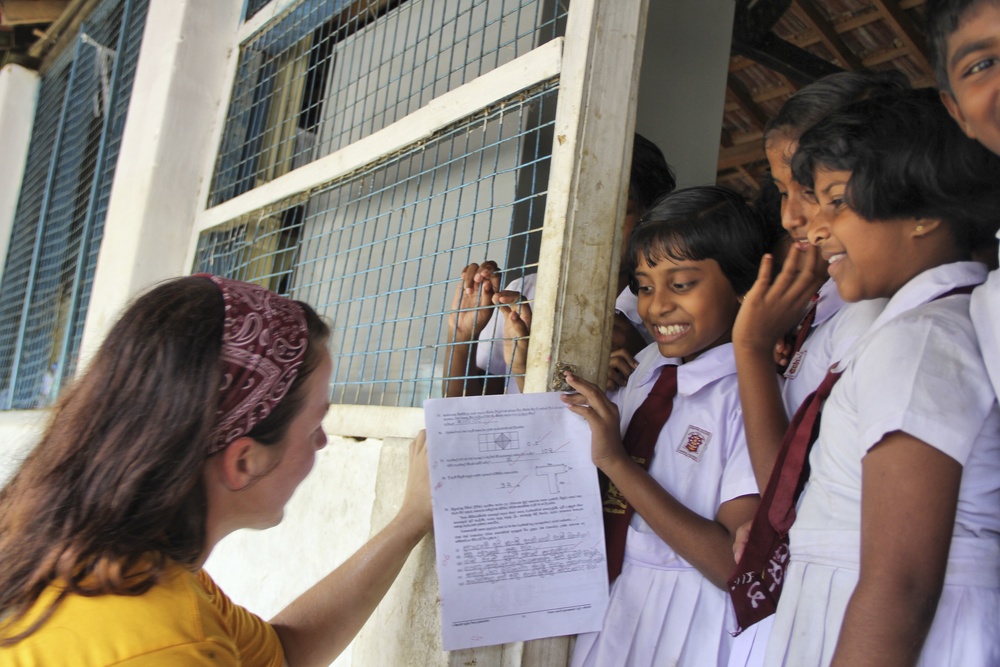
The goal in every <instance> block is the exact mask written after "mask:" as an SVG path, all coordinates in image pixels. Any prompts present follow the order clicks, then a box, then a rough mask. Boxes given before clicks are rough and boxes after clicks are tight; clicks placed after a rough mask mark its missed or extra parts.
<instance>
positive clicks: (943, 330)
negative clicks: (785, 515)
mask: <svg viewBox="0 0 1000 667" xmlns="http://www.w3.org/2000/svg"><path fill="white" fill-rule="evenodd" d="M985 275H986V271H985V267H984V266H983V265H982V264H978V263H975V262H957V263H954V264H946V265H944V266H939V267H935V268H933V269H930V270H928V271H925V272H923V273H921V274H920V275H918V276H916V277H915V278H913V279H912V280H911V281H910V282H909V283H907V284H906V285H904V286H903V287H902V288H901V289H900V290H899V291H898V292H897V293H896V294H895V295H894V296H893V297H892V298H891V299H890V301H889V303H888V304H887V305H886V307H885V310H884V311H883V312H882V314H881V315H880V316H879V317H878V319H876V321H875V322H874V323H873V324H872V326H871V329H870V330H869V331H868V333H867V334H865V335H864V336H863V337H862V338H861V339H860V340H859V341H858V344H857V346H856V347H855V349H854V350H853V351H852V352H851V353H850V354H849V356H848V358H847V359H846V360H845V361H844V362H843V363H842V364H840V365H839V367H840V368H841V369H843V375H842V376H841V378H840V381H839V382H838V383H837V385H836V386H835V387H834V388H833V391H832V392H831V394H830V398H829V399H828V400H827V402H826V405H825V406H824V410H823V416H822V422H821V428H820V433H819V438H818V440H817V442H816V445H815V446H814V447H813V450H812V453H811V454H810V457H809V462H810V466H811V474H810V478H809V482H808V483H807V484H806V487H805V490H804V492H803V495H802V499H801V502H800V506H799V509H798V516H797V518H796V520H795V523H794V524H793V525H792V528H791V531H790V537H789V539H790V541H791V552H792V560H791V565H790V566H789V569H788V570H787V572H786V578H785V587H784V590H783V592H782V595H781V600H780V602H779V604H778V612H777V614H776V615H775V620H774V626H773V628H772V631H771V637H770V641H769V643H768V647H767V656H766V658H765V664H766V665H769V666H770V665H790V666H791V665H794V666H795V667H812V666H814V665H827V664H829V662H830V660H831V659H832V657H833V651H834V649H835V648H836V645H837V638H838V637H839V634H840V628H841V624H842V622H843V618H844V613H845V611H846V607H847V604H848V602H849V600H850V597H851V594H852V593H853V591H854V588H855V586H856V585H857V581H858V571H859V568H860V559H861V554H860V542H861V483H862V464H863V460H864V457H865V455H866V454H867V453H868V451H869V450H870V449H871V448H872V447H873V446H874V445H876V444H878V443H879V442H880V441H881V440H882V438H883V437H884V436H885V435H886V434H888V433H892V432H894V431H902V432H904V433H907V434H909V435H911V436H913V437H915V438H918V439H920V440H922V441H923V442H925V443H927V444H928V445H930V446H931V447H934V448H935V449H938V450H939V451H941V452H943V453H944V454H947V455H948V456H950V457H952V458H953V459H955V460H956V461H958V462H959V463H960V464H962V466H963V475H962V481H961V486H960V489H959V499H958V511H957V514H956V519H955V527H954V532H953V537H952V541H951V550H950V553H949V556H948V566H947V572H946V575H945V587H944V591H943V592H942V595H941V599H940V601H939V603H938V609H937V614H936V616H935V619H934V622H933V624H932V626H931V629H930V633H929V635H928V637H927V641H926V643H925V644H924V649H923V652H922V653H921V657H920V662H919V663H918V664H920V665H926V666H930V665H935V666H937V665H962V666H963V667H978V666H983V667H986V666H987V665H997V664H1000V633H998V632H997V627H1000V625H998V624H1000V409H998V407H997V402H996V398H995V396H994V395H993V391H992V388H991V386H990V382H989V378H988V376H987V374H986V369H985V367H984V366H983V362H982V359H981V358H980V355H979V349H978V345H977V342H976V338H975V332H974V331H973V328H972V322H971V320H970V318H969V297H968V296H966V295H953V296H950V297H948V298H944V299H941V300H934V299H935V298H936V297H938V296H940V295H942V294H945V293H947V292H948V291H950V290H952V289H953V288H956V287H961V286H965V285H970V284H976V283H979V282H981V281H982V280H983V279H984V278H985ZM900 530H907V527H904V526H900Z"/></svg>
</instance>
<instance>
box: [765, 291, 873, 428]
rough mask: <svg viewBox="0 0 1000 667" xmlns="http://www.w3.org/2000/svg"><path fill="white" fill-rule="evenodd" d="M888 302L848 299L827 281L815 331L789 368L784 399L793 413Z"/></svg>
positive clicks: (821, 297) (818, 309)
mask: <svg viewBox="0 0 1000 667" xmlns="http://www.w3.org/2000/svg"><path fill="white" fill-rule="evenodd" d="M885 304H886V300H885V299H872V300H870V301H859V302H858V303H844V300H843V299H841V298H840V294H839V293H838V292H837V284H836V283H835V282H833V280H827V281H826V282H825V283H823V286H822V287H821V288H820V290H819V300H818V301H817V302H816V319H815V320H813V323H812V331H811V332H810V333H809V337H808V338H806V341H805V343H803V344H802V348H801V349H800V350H799V352H798V353H797V354H796V355H795V356H794V357H792V358H791V359H790V360H789V362H788V366H787V368H786V369H785V373H784V381H783V383H782V386H781V399H782V401H784V404H785V412H786V413H788V416H789V417H791V416H792V415H794V414H795V411H796V410H798V409H799V406H800V405H802V403H803V401H805V400H806V397H808V396H809V394H811V393H812V392H814V391H816V388H817V387H819V385H820V383H821V382H823V378H824V377H826V373H827V371H828V370H830V366H831V365H833V364H835V363H837V362H838V361H840V360H841V359H843V358H844V356H846V354H847V352H848V350H850V349H851V348H852V347H854V344H855V343H856V342H857V341H858V338H859V337H860V336H861V334H863V333H864V332H865V331H867V330H868V327H869V326H871V323H872V322H874V321H875V318H876V317H878V315H879V313H881V312H882V309H883V308H885Z"/></svg>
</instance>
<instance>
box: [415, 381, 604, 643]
mask: <svg viewBox="0 0 1000 667" xmlns="http://www.w3.org/2000/svg"><path fill="white" fill-rule="evenodd" d="M424 412H425V420H426V425H427V453H428V457H429V462H430V469H431V495H432V500H433V504H434V540H435V545H436V549H437V571H438V578H439V580H440V585H441V625H442V628H441V636H442V645H443V647H444V649H445V650H455V649H462V648H469V647H473V646H485V645H489V644H503V643H507V642H515V641H526V640H529V639H539V638H541V637H555V636H559V635H569V634H577V633H580V632H591V631H594V630H599V629H600V627H601V621H602V619H603V618H604V612H605V609H606V607H607V602H608V575H607V565H606V557H605V552H604V525H603V518H602V514H601V499H600V491H599V489H598V481H597V469H596V468H595V467H594V465H593V463H592V462H591V458H590V428H589V427H588V426H587V423H586V422H585V421H584V420H583V419H582V418H581V417H579V416H577V415H575V414H573V413H572V412H570V411H569V410H568V409H567V408H566V406H565V404H563V403H562V401H560V400H559V394H557V393H545V394H517V395H511V396H507V395H504V396H476V397H469V398H443V399H430V400H427V401H425V402H424Z"/></svg>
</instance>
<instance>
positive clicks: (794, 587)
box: [764, 561, 1000, 667]
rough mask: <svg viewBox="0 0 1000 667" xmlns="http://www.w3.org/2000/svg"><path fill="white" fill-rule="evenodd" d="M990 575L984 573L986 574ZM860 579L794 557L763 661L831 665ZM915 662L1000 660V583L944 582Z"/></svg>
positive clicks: (992, 663) (971, 666) (977, 665)
mask: <svg viewBox="0 0 1000 667" xmlns="http://www.w3.org/2000/svg"><path fill="white" fill-rule="evenodd" d="M983 565H985V566H986V567H987V568H990V567H992V568H996V567H997V566H998V564H997V563H984V564H983ZM992 578H994V577H993V576H991V575H987V574H986V573H984V576H983V579H992ZM857 582H858V573H857V572H856V571H854V570H851V569H848V568H839V567H833V566H830V565H819V564H816V563H804V562H794V561H793V562H792V564H791V565H790V566H789V568H788V571H787V572H786V579H785V587H784V590H783V591H782V593H781V602H780V604H779V605H778V613H777V614H775V616H774V619H775V620H774V626H773V628H772V629H771V636H770V639H769V641H768V646H767V654H766V657H765V660H764V664H765V665H766V666H767V667H777V666H782V667H784V666H785V665H787V666H788V667H825V666H826V665H829V664H830V661H831V660H832V659H833V652H834V650H835V649H836V647H837V639H838V637H839V636H840V628H841V624H842V622H843V619H844V613H845V612H846V610H847V604H848V602H850V598H851V595H852V593H853V592H854V588H855V586H856V585H857ZM917 664H918V665H919V666H920V667H942V666H945V665H955V666H960V667H996V666H997V665H1000V588H991V587H981V586H961V585H951V584H947V583H946V584H945V586H944V590H943V591H942V593H941V599H940V601H939V602H938V608H937V613H936V614H935V616H934V622H933V624H932V625H931V629H930V632H929V633H928V636H927V641H926V642H925V643H924V648H923V651H922V652H921V654H920V661H919V662H918V663H917Z"/></svg>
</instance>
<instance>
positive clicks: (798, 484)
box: [758, 367, 842, 535]
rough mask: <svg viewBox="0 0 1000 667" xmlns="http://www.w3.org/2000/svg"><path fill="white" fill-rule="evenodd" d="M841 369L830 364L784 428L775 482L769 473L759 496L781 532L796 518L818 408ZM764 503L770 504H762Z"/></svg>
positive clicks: (815, 427)
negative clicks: (828, 368)
mask: <svg viewBox="0 0 1000 667" xmlns="http://www.w3.org/2000/svg"><path fill="white" fill-rule="evenodd" d="M841 372H842V371H841ZM841 372H838V371H834V370H833V367H831V368H830V370H829V371H827V373H826V377H824V378H823V382H821V383H820V385H819V387H817V388H816V391H814V392H813V393H811V394H809V396H808V397H807V398H806V400H805V401H803V403H802V405H800V406H799V409H798V410H796V411H795V416H794V417H792V421H791V423H789V424H788V430H787V431H785V438H784V440H783V441H782V443H781V450H780V452H779V453H778V461H780V462H781V465H780V466H779V465H777V464H776V465H775V467H774V470H775V471H777V478H778V479H777V483H775V480H774V477H775V474H773V473H772V475H771V480H770V481H769V482H768V485H767V487H768V488H767V489H766V490H765V492H764V495H765V498H764V499H762V500H761V508H762V509H763V510H764V511H766V512H767V517H768V520H769V521H770V523H771V525H772V526H773V527H774V529H775V530H777V531H778V532H779V533H780V534H782V535H784V534H787V533H788V529H789V528H791V526H792V522H793V521H795V501H796V500H798V497H799V494H800V493H802V487H803V486H805V482H806V480H807V479H808V478H809V464H808V462H807V457H808V456H809V450H810V448H811V445H812V443H814V442H815V441H816V437H817V436H818V435H819V421H820V420H819V416H820V412H821V411H822V410H823V403H825V402H826V399H827V398H828V397H829V396H830V391H831V390H832V389H833V385H835V384H837V380H839V379H840V373H841ZM772 486H774V487H775V488H774V490H773V495H772V497H770V498H767V497H766V496H768V492H769V491H772V489H771V487H772ZM768 501H770V502H769V503H768ZM765 505H769V507H766V508H765ZM759 514H761V512H760V511H758V515H759Z"/></svg>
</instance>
